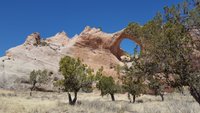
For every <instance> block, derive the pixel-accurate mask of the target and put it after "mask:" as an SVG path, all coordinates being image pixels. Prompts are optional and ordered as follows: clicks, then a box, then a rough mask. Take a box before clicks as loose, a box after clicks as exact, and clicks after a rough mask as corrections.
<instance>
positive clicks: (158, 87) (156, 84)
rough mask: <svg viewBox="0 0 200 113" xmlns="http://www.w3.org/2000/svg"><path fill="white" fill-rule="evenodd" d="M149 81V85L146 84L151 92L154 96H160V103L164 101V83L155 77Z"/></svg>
mask: <svg viewBox="0 0 200 113" xmlns="http://www.w3.org/2000/svg"><path fill="white" fill-rule="evenodd" d="M149 81H150V83H149V84H148V86H149V89H151V90H153V93H154V94H155V95H156V96H157V95H160V97H161V99H162V101H164V88H165V87H164V86H165V83H163V82H162V80H161V79H159V78H157V77H152V78H151V79H150V80H149Z"/></svg>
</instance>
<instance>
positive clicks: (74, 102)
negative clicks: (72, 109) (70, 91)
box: [73, 92, 77, 104]
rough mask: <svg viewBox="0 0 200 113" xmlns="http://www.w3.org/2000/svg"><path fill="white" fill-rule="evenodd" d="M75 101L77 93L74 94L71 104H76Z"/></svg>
mask: <svg viewBox="0 0 200 113" xmlns="http://www.w3.org/2000/svg"><path fill="white" fill-rule="evenodd" d="M76 101H77V92H74V99H73V104H76Z"/></svg>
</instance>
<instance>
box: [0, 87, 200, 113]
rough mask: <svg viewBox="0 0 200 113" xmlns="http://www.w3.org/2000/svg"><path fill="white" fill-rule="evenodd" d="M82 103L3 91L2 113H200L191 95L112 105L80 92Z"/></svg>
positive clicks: (123, 97)
mask: <svg viewBox="0 0 200 113" xmlns="http://www.w3.org/2000/svg"><path fill="white" fill-rule="evenodd" d="M78 100H79V101H78V104H77V105H75V106H70V105H68V104H67V95H66V93H50V92H46V93H43V92H34V93H33V96H32V97H30V96H29V92H22V91H20V92H14V91H7V90H0V113H200V106H199V104H198V103H196V102H195V101H194V99H193V98H192V97H191V96H190V95H189V94H188V93H187V94H186V95H185V96H184V95H181V94H179V93H173V94H167V95H165V101H164V102H161V101H160V97H155V96H150V95H143V96H141V97H139V98H137V101H138V102H137V103H135V104H131V103H129V102H128V100H127V95H125V94H124V95H122V94H117V95H116V100H117V101H116V102H112V101H111V99H110V97H109V96H105V97H103V98H102V97H101V96H99V92H94V93H88V94H87V93H79V94H78ZM141 100H142V101H141ZM139 101H140V102H142V103H139Z"/></svg>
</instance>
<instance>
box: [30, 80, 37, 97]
mask: <svg viewBox="0 0 200 113" xmlns="http://www.w3.org/2000/svg"><path fill="white" fill-rule="evenodd" d="M35 85H36V82H34V83H33V86H32V87H31V92H30V96H32V91H33V90H34V89H35Z"/></svg>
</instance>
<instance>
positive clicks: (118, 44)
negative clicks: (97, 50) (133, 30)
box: [110, 31, 144, 61]
mask: <svg viewBox="0 0 200 113" xmlns="http://www.w3.org/2000/svg"><path fill="white" fill-rule="evenodd" d="M129 44H130V45H129ZM123 45H124V46H125V48H124V46H123ZM136 45H138V48H137V50H139V51H138V52H139V53H140V52H142V51H143V50H144V47H143V46H144V45H142V42H141V40H140V38H137V37H135V36H133V35H130V34H127V33H124V32H123V31H122V32H121V33H119V34H118V35H114V37H113V40H112V43H111V46H110V51H111V52H112V53H113V54H114V55H115V56H116V57H117V58H118V59H119V60H120V61H122V58H121V57H122V56H127V54H126V52H127V53H130V54H133V53H134V48H135V46H136ZM126 46H127V47H126ZM131 46H132V47H131ZM126 48H127V49H126Z"/></svg>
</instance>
